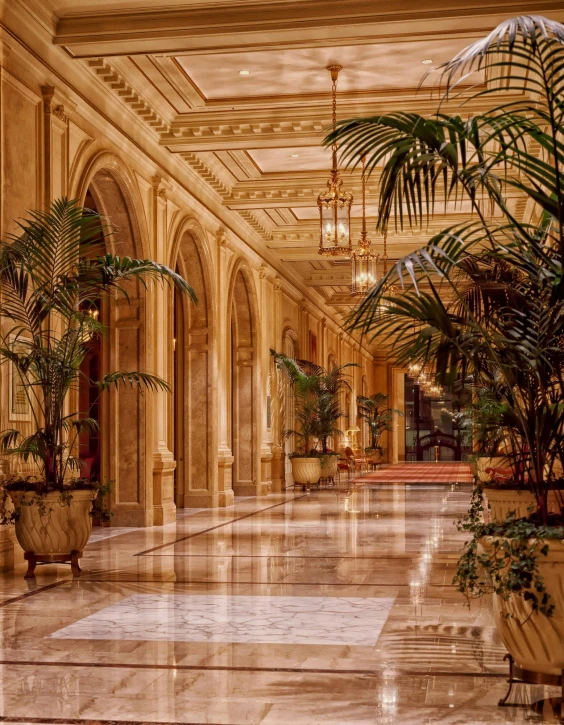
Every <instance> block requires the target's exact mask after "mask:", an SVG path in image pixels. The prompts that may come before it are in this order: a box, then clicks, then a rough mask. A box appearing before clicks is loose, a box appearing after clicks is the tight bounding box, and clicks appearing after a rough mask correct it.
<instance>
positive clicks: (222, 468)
mask: <svg viewBox="0 0 564 725" xmlns="http://www.w3.org/2000/svg"><path fill="white" fill-rule="evenodd" d="M234 460H235V459H234V458H233V456H232V455H231V451H230V450H229V448H220V449H219V451H218V455H217V479H218V480H217V484H218V485H217V487H218V499H217V505H218V506H221V507H222V508H225V507H226V506H232V505H233V501H234V497H235V494H234V493H233V488H232V485H231V484H232V479H233V461H234Z"/></svg>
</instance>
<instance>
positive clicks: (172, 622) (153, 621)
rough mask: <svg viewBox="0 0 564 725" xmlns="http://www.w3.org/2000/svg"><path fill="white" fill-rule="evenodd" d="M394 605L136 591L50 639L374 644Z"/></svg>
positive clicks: (388, 602) (385, 601)
mask: <svg viewBox="0 0 564 725" xmlns="http://www.w3.org/2000/svg"><path fill="white" fill-rule="evenodd" d="M393 603H394V599H393V598H386V597H382V598H379V599H372V598H369V597H366V598H362V597H356V598H351V597H339V598H336V597H261V596H254V597H248V596H236V597H233V596H229V595H222V594H208V595H200V594H195V595H191V596H184V595H180V594H157V595H151V594H136V595H133V596H132V597H127V598H126V599H124V600H122V601H121V602H119V603H118V604H115V605H113V606H111V607H106V608H105V609H102V610H101V611H99V612H97V613H96V614H91V615H90V616H89V617H85V618H84V619H81V620H79V621H78V622H75V623H74V624H71V625H69V626H68V627H65V628H63V629H60V630H59V631H58V632H54V633H53V634H52V635H50V636H51V637H54V638H57V639H103V640H114V639H120V640H145V641H149V640H163V641H166V642H251V643H252V642H255V643H261V642H265V643H267V642H271V643H274V644H276V643H278V644H332V645H368V646H373V645H375V644H376V641H377V639H378V637H379V635H380V632H381V631H382V627H383V626H384V624H385V623H386V619H387V618H388V614H389V612H390V609H391V608H392V605H393Z"/></svg>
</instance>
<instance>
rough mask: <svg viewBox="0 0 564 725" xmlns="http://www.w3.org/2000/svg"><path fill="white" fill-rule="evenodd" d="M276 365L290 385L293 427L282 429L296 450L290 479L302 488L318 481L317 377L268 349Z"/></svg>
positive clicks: (291, 457)
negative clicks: (292, 439)
mask: <svg viewBox="0 0 564 725" xmlns="http://www.w3.org/2000/svg"><path fill="white" fill-rule="evenodd" d="M270 353H271V355H272V356H273V357H274V359H275V361H276V366H277V368H278V369H279V370H280V371H282V372H284V373H285V374H286V375H287V376H288V378H289V380H290V383H291V385H292V397H293V420H294V423H295V427H294V428H291V429H288V430H286V431H285V433H284V435H285V437H286V438H290V437H293V438H294V440H295V441H296V444H297V450H296V451H294V452H293V453H290V456H289V458H290V460H291V463H292V478H293V479H294V483H295V484H296V483H298V484H301V485H302V486H303V487H304V489H305V487H306V486H308V485H310V484H312V483H319V479H320V478H321V461H320V459H319V456H318V455H317V453H316V451H315V444H316V441H317V432H318V399H319V385H320V384H319V377H318V376H317V375H314V374H312V373H308V372H306V371H304V370H303V369H302V367H300V365H299V364H298V362H297V361H296V360H293V359H292V358H289V357H287V356H286V355H283V354H281V353H277V352H275V351H274V350H271V351H270Z"/></svg>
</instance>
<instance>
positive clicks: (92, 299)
mask: <svg viewBox="0 0 564 725" xmlns="http://www.w3.org/2000/svg"><path fill="white" fill-rule="evenodd" d="M18 226H19V232H18V233H17V234H15V235H13V236H11V237H10V238H9V240H8V241H7V242H3V243H1V244H0V281H1V285H2V296H1V298H0V320H1V323H2V328H1V330H0V360H1V362H2V364H5V365H7V366H9V370H10V380H11V384H12V386H13V388H14V389H16V391H17V395H18V396H19V398H20V400H19V402H20V404H22V405H24V407H26V409H27V411H28V413H29V416H30V418H31V425H28V428H31V431H26V432H25V433H22V432H21V430H20V429H19V428H11V429H8V430H3V431H2V432H1V433H0V454H1V455H2V456H6V457H9V458H13V459H15V460H19V461H22V462H24V463H26V464H33V465H34V470H35V475H27V476H24V475H21V474H18V473H13V474H12V475H10V476H8V479H7V482H6V483H5V485H4V489H3V492H2V498H1V509H2V510H1V512H0V513H1V519H2V523H9V522H11V523H15V530H16V537H17V539H18V542H19V543H20V545H21V547H22V548H23V550H24V552H25V558H26V559H27V561H28V571H27V573H26V577H32V576H34V569H35V565H36V563H37V562H41V561H43V562H45V561H71V565H72V571H73V574H75V575H78V574H79V573H80V567H79V564H78V559H79V558H80V557H81V555H82V550H83V549H84V546H85V545H86V543H87V541H88V538H89V536H90V532H91V527H92V521H91V517H90V514H91V511H92V502H93V499H94V498H95V497H96V494H97V489H98V488H99V485H98V484H96V483H92V482H91V481H90V480H87V479H86V478H84V477H83V476H82V474H81V468H82V464H81V460H80V458H79V452H78V440H79V436H80V434H81V432H82V431H85V430H94V429H96V428H97V427H98V423H97V422H96V420H95V419H93V418H92V417H90V414H89V411H87V410H73V407H72V406H74V405H75V404H76V402H77V400H78V387H79V384H80V381H81V379H82V380H84V381H85V382H86V383H87V384H88V385H90V386H95V387H97V389H98V393H99V395H103V394H104V393H105V392H107V391H108V390H109V389H110V388H111V387H117V386H119V385H131V386H140V387H143V388H146V389H148V390H169V386H168V384H167V383H166V381H164V380H162V379H161V378H159V377H157V376H156V375H151V374H149V373H146V372H139V371H132V370H127V371H124V370H121V371H112V372H108V373H106V374H105V375H103V376H102V377H101V378H100V379H97V380H90V379H89V378H88V376H87V375H86V373H84V372H83V370H82V362H83V360H84V359H85V356H86V355H87V354H88V350H89V345H90V341H91V340H92V338H93V337H94V336H101V335H104V334H105V332H106V328H105V327H104V325H103V324H102V323H101V321H100V320H99V314H98V313H99V309H100V304H103V303H104V301H107V300H109V299H110V298H112V297H114V296H116V295H118V294H122V295H125V298H126V299H128V297H127V288H128V285H130V284H131V283H132V282H133V281H134V280H140V281H141V283H143V280H146V279H155V280H165V281H168V282H170V283H172V284H174V285H175V287H176V288H177V289H178V290H180V291H181V292H182V293H185V294H188V295H189V296H190V297H191V298H192V300H194V301H196V297H195V294H194V292H193V290H192V288H191V287H190V286H189V285H188V283H187V282H185V281H184V280H183V279H182V278H181V277H180V276H179V275H177V274H176V273H175V272H174V271H172V270H171V269H169V268H167V267H165V266H163V265H160V264H157V263H155V262H152V261H149V260H145V259H131V258H129V257H116V256H114V255H112V254H108V253H105V251H104V246H103V243H104V240H103V237H102V231H101V230H102V225H101V219H100V217H99V215H98V214H96V213H95V212H92V211H89V210H88V209H83V208H82V207H81V206H80V205H79V204H78V203H77V202H76V201H70V200H67V199H59V200H56V201H54V202H53V203H52V204H51V206H50V207H49V209H48V210H46V211H33V212H30V214H29V217H28V218H27V219H26V220H24V221H22V222H20V223H19V225H18Z"/></svg>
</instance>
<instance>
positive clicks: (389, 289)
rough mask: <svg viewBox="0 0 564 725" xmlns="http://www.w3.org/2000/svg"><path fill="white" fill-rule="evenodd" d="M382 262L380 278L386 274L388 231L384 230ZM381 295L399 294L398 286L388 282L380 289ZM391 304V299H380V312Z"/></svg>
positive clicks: (391, 295)
mask: <svg viewBox="0 0 564 725" xmlns="http://www.w3.org/2000/svg"><path fill="white" fill-rule="evenodd" d="M382 262H383V270H382V279H384V277H385V276H386V275H387V274H388V232H387V231H385V232H384V253H383V255H382ZM381 294H382V296H384V295H385V296H386V297H396V296H397V295H398V294H399V290H398V288H397V287H396V286H395V285H394V284H388V285H386V286H385V287H384V289H383V290H382V293H381ZM391 304H392V301H391V300H390V299H386V300H384V299H382V300H381V301H380V309H379V312H380V314H382V313H384V312H385V311H386V309H387V308H388V307H390V305H391Z"/></svg>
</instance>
